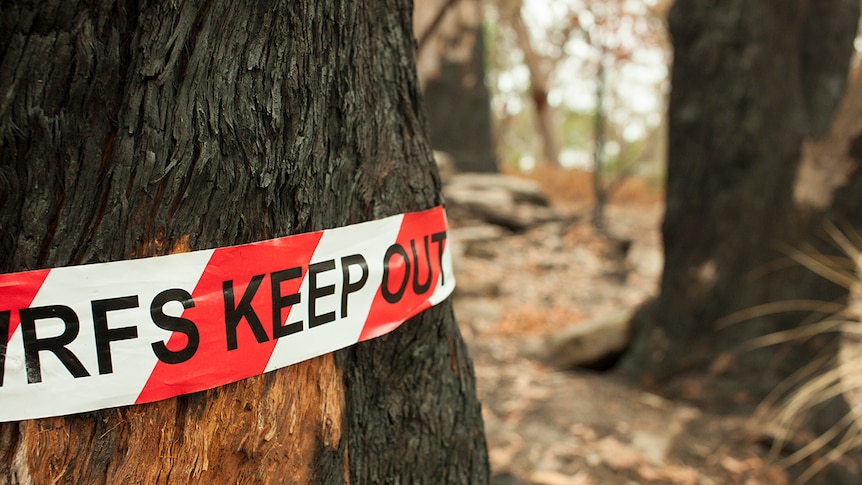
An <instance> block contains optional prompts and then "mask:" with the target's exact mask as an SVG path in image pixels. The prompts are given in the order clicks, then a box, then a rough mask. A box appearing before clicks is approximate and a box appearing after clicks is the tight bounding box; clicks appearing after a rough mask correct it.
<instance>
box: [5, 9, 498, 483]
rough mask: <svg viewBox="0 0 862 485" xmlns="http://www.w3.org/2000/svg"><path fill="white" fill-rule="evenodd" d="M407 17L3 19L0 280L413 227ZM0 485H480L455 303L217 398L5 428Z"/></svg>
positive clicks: (429, 173)
mask: <svg viewBox="0 0 862 485" xmlns="http://www.w3.org/2000/svg"><path fill="white" fill-rule="evenodd" d="M410 26H411V11H410V8H409V4H406V3H404V2H398V1H394V0H393V1H386V2H368V3H341V2H335V1H333V0H327V1H322V2H305V1H300V2H296V1H286V0H285V1H278V2H275V3H272V4H269V3H268V4H266V5H265V6H264V4H260V3H257V2H250V1H221V0H200V1H188V2H146V1H144V2H134V1H132V2H127V1H118V2H111V1H100V2H77V1H59V0H47V1H44V2H37V3H32V4H26V5H25V4H23V3H20V4H19V3H14V4H13V3H11V2H4V3H3V4H2V6H0V46H2V49H0V52H2V57H0V93H2V98H0V202H2V210H0V271H3V272H11V271H20V270H27V269H36V268H46V267H57V266H65V265H70V264H80V263H92V262H102V261H114V260H122V259H130V258H139V257H145V256H152V255H159V254H167V253H173V252H182V251H188V250H193V249H194V250H196V249H205V248H213V247H219V246H225V245H231V244H240V243H245V242H251V241H256V240H261V239H267V238H272V237H278V236H283V235H288V234H294V233H300V232H306V231H313V230H320V229H325V228H331V227H336V226H343V225H347V224H350V223H355V222H360V221H365V220H369V219H374V218H379V217H383V216H387V215H391V214H396V213H401V212H407V211H411V210H420V209H426V208H429V207H432V206H434V205H437V204H439V203H440V195H439V188H440V182H439V179H438V176H437V174H436V169H435V167H434V162H433V160H432V157H431V149H430V145H429V143H428V140H427V136H426V133H425V131H426V130H425V120H424V118H423V116H422V115H421V114H420V110H419V107H418V104H419V94H418V86H417V81H416V77H415V67H414V51H415V41H414V39H413V36H412V33H411V27H410ZM0 459H2V460H3V462H4V464H5V466H4V467H3V468H2V470H0V483H19V482H21V483H47V482H49V481H51V480H55V479H57V480H62V481H65V482H70V483H168V482H180V481H182V482H186V481H190V480H191V481H200V482H209V483H285V482H291V483H326V484H330V483H383V482H386V483H389V482H400V483H423V482H425V483H483V482H486V481H487V480H488V465H487V456H486V451H485V444H484V437H483V431H482V422H481V416H480V410H479V404H478V402H477V400H476V396H475V387H474V380H473V375H472V366H471V363H470V360H469V357H468V356H467V353H466V349H465V346H464V344H463V341H462V340H461V337H460V334H459V332H458V329H457V326H456V323H455V321H454V317H453V315H452V310H451V304H450V303H448V302H444V303H443V304H441V305H438V306H436V307H434V308H432V309H430V310H428V311H426V312H424V313H422V314H420V315H419V316H418V317H416V318H414V319H413V320H412V321H409V322H407V323H405V324H404V325H403V326H402V327H401V328H400V329H398V330H397V331H395V332H394V333H393V334H390V335H388V336H384V337H381V338H379V339H377V340H374V341H370V342H366V343H363V344H360V345H358V346H355V347H353V348H350V349H346V350H343V351H339V352H336V353H335V354H329V355H325V356H322V357H318V358H315V359H312V360H310V361H307V362H303V363H301V364H297V365H294V366H291V367H288V368H285V369H282V370H279V371H275V372H272V373H269V374H266V375H263V376H258V377H255V378H250V379H247V380H244V381H241V382H238V383H235V384H230V385H227V386H222V387H219V388H216V389H213V390H210V391H205V392H201V393H197V394H193V395H188V396H182V397H179V398H174V399H169V400H165V401H160V402H156V403H152V404H146V405H140V406H133V407H128V408H118V409H111V410H105V411H99V412H93V413H85V414H80V415H74V416H68V417H58V418H48V419H41V420H29V421H22V422H17V423H5V424H2V425H0Z"/></svg>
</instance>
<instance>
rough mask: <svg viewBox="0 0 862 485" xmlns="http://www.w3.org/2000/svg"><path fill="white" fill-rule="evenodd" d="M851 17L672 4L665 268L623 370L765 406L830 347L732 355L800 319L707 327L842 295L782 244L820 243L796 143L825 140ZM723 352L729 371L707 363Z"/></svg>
mask: <svg viewBox="0 0 862 485" xmlns="http://www.w3.org/2000/svg"><path fill="white" fill-rule="evenodd" d="M858 18H859V2H858V1H857V0H829V1H818V2H785V1H777V0H775V1H773V0H770V1H758V2H750V1H745V0H735V1H731V2H726V3H723V4H721V5H715V4H714V2H708V1H701V0H679V1H677V2H676V3H675V5H674V6H673V8H672V10H671V14H670V18H669V23H670V30H671V34H672V38H673V45H674V65H673V70H672V91H671V95H670V108H669V160H668V181H667V212H666V215H665V220H664V225H663V227H662V230H663V237H664V247H665V266H664V274H663V276H662V281H661V293H660V295H659V296H658V298H657V299H656V300H655V301H653V302H652V303H651V304H650V305H649V306H648V307H647V308H646V309H645V310H644V311H642V312H641V313H640V314H639V315H638V316H637V317H636V318H635V323H636V328H637V329H638V330H637V331H638V333H637V336H636V342H635V346H634V349H633V351H632V352H631V353H630V355H629V356H628V357H627V360H626V367H627V368H628V369H630V370H636V371H638V372H640V371H642V370H647V371H648V372H650V373H652V374H654V375H655V376H657V377H658V378H659V379H660V380H662V381H664V382H666V383H667V382H671V381H676V382H678V379H679V378H685V377H686V376H693V375H697V376H703V375H704V374H708V373H709V371H710V370H711V372H712V374H713V375H715V374H720V378H719V379H718V381H717V382H718V383H722V382H723V383H727V384H728V387H727V388H723V387H720V386H719V387H717V388H716V389H717V390H719V392H717V393H716V396H718V397H719V398H722V396H723V398H725V400H726V401H728V402H730V401H732V400H733V397H732V396H734V395H735V394H736V393H737V392H738V391H739V390H740V387H742V388H744V389H745V390H746V392H748V393H750V394H751V395H753V396H755V397H763V396H764V395H765V394H766V393H768V392H769V391H770V390H772V389H773V388H774V387H775V385H776V384H778V383H779V382H781V381H783V380H785V379H786V378H787V377H788V376H789V375H790V374H791V373H793V372H794V371H795V370H798V369H799V368H800V367H801V366H803V365H805V364H806V363H808V362H810V360H811V359H812V358H814V356H815V355H818V354H819V353H820V352H824V351H825V352H827V354H828V353H829V352H834V350H835V345H836V339H835V338H831V337H829V336H822V338H819V339H814V340H813V341H810V342H801V341H799V342H794V343H791V344H789V345H786V346H774V347H767V348H761V349H758V350H753V351H744V352H743V351H740V348H741V346H743V345H745V344H746V343H750V342H751V341H752V340H753V339H755V338H757V337H759V336H762V335H766V334H769V333H772V332H777V331H781V330H785V329H793V328H799V327H800V326H801V325H804V323H805V322H806V320H805V319H806V318H809V317H811V314H808V313H804V312H782V313H778V314H774V315H767V316H763V317H760V318H754V319H750V320H746V321H744V322H741V323H737V324H733V325H728V326H721V325H718V324H717V322H718V321H719V320H720V319H722V318H723V317H726V316H727V315H729V314H731V313H733V312H736V311H739V310H743V309H747V308H752V307H755V306H757V305H761V304H764V303H768V302H779V301H792V300H797V301H798V300H822V301H828V302H832V301H840V300H841V299H842V298H844V297H846V294H847V290H846V288H841V287H839V286H837V285H835V284H832V283H829V282H827V281H825V280H824V279H823V278H822V277H820V276H817V275H814V274H813V273H812V272H810V271H808V270H806V269H805V268H803V267H802V266H801V265H800V264H796V263H794V262H792V261H790V258H789V256H788V253H787V249H788V248H800V247H803V246H804V245H805V244H812V245H813V244H814V243H815V241H816V240H817V239H818V238H821V235H822V234H820V229H821V227H822V221H823V217H824V215H825V210H811V209H810V208H804V209H803V208H802V207H801V206H800V205H799V204H798V202H796V201H794V197H793V188H794V183H795V179H796V177H797V172H798V167H799V164H800V159H801V154H802V152H801V150H802V146H803V144H804V143H805V142H806V140H810V139H812V138H813V137H815V136H818V135H820V134H822V133H823V132H825V131H826V129H827V128H828V126H829V121H830V119H831V118H832V114H833V112H834V109H835V106H836V104H837V103H838V101H839V98H840V96H841V93H842V91H843V88H844V85H845V79H846V76H847V71H848V67H849V61H850V58H851V52H852V50H853V40H854V38H855V35H856V26H857V20H858ZM832 189H833V188H830V187H821V190H832ZM856 194H857V195H856V197H855V198H856V200H858V191H857V192H856ZM855 217H856V219H858V215H857V216H855ZM844 220H846V219H844ZM857 227H858V226H857ZM821 239H822V238H821ZM816 247H817V248H818V250H819V251H828V252H835V250H834V249H830V248H829V247H827V246H826V245H823V244H817V245H816ZM808 321H810V320H808ZM720 356H721V357H722V358H723V360H724V362H727V360H726V357H728V356H732V359H733V360H732V361H733V365H730V366H729V367H728V366H725V365H717V364H719V363H720V361H716V359H717V358H718V357H720ZM713 364H716V365H713ZM721 390H724V392H722V391H721Z"/></svg>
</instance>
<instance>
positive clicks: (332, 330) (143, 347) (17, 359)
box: [0, 207, 455, 422]
mask: <svg viewBox="0 0 862 485" xmlns="http://www.w3.org/2000/svg"><path fill="white" fill-rule="evenodd" d="M448 249H449V247H448V244H447V240H446V216H445V213H444V211H443V208H442V207H436V208H434V209H431V210H427V211H424V212H414V213H409V214H402V215H398V216H393V217H388V218H386V219H381V220H377V221H371V222H365V223H362V224H355V225H352V226H346V227H339V228H336V229H330V230H326V231H320V232H314V233H307V234H299V235H295V236H288V237H283V238H279V239H272V240H269V241H262V242H257V243H252V244H244V245H240V246H232V247H226V248H218V249H211V250H206V251H194V252H190V253H182V254H173V255H169V256H160V257H154V258H145V259H135V260H127V261H116V262H111V263H101V264H91V265H82V266H69V267H63V268H56V269H46V270H37V271H28V272H23V273H11V274H2V275H0V335H5V336H6V340H5V341H4V340H0V422H4V421H16V420H22V419H31V418H41V417H47V416H58V415H64V414H71V413H78V412H85V411H93V410H97V409H104V408H109V407H115V406H123V405H128V404H140V403H146V402H152V401H156V400H159V399H165V398H169V397H174V396H178V395H181V394H187V393H191V392H196V391H201V390H205V389H210V388H213V387H216V386H220V385H223V384H227V383H230V382H235V381H238V380H240V379H244V378H246V377H250V376H255V375H258V374H262V373H264V372H269V371H271V370H275V369H279V368H281V367H285V366H288V365H291V364H294V363H297V362H301V361H303V360H306V359H310V358H312V357H315V356H318V355H322V354H325V353H328V352H332V351H335V350H338V349H341V348H344V347H347V346H350V345H353V344H355V343H357V342H361V341H363V340H368V339H371V338H374V337H377V336H380V335H383V334H385V333H387V332H389V331H391V330H393V329H395V328H397V327H398V326H399V325H401V323H403V322H404V321H405V320H407V319H408V318H410V317H412V316H414V315H416V314H418V313H419V312H421V311H423V310H425V309H426V308H428V307H430V306H432V305H436V304H437V303H439V302H441V301H443V300H444V299H445V298H446V297H447V296H449V295H450V294H451V293H452V290H453V289H454V287H455V279H454V276H453V274H452V261H451V256H450V252H449V250H448Z"/></svg>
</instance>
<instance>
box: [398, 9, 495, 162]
mask: <svg viewBox="0 0 862 485" xmlns="http://www.w3.org/2000/svg"><path fill="white" fill-rule="evenodd" d="M414 25H415V28H416V35H417V37H418V41H419V52H418V54H417V66H418V72H419V81H420V84H421V85H422V91H423V97H424V100H425V102H424V107H425V111H426V112H427V113H428V130H429V132H430V135H431V144H432V146H433V147H434V149H435V150H440V151H444V152H446V153H448V154H450V155H451V156H452V158H454V159H455V168H457V169H458V170H460V171H463V172H496V171H497V158H496V156H495V155H494V150H493V148H492V144H491V138H492V137H491V101H490V95H489V94H488V88H487V87H486V86H485V35H484V31H483V29H482V5H481V2H479V0H420V1H418V2H416V16H415V19H414Z"/></svg>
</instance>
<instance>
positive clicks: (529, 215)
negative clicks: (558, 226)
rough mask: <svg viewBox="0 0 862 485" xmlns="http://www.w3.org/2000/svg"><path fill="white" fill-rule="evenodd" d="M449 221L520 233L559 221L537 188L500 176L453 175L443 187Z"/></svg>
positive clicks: (509, 177) (523, 181)
mask: <svg viewBox="0 0 862 485" xmlns="http://www.w3.org/2000/svg"><path fill="white" fill-rule="evenodd" d="M443 196H444V198H445V200H446V210H447V212H448V213H449V214H450V217H451V218H453V219H459V220H468V221H469V220H479V221H484V222H487V223H491V224H495V225H498V226H502V227H505V228H508V229H512V230H515V231H524V230H526V229H529V228H531V227H535V226H537V225H540V224H543V223H545V222H549V221H553V220H557V219H559V216H558V215H557V214H556V213H555V212H554V210H553V209H551V207H550V206H549V203H548V199H547V197H545V195H544V194H543V193H542V191H541V189H540V188H539V185H538V184H537V183H535V182H533V181H531V180H525V179H521V178H517V177H512V176H509V175H503V174H475V173H465V174H456V175H454V176H453V177H452V178H451V179H450V180H449V182H448V183H447V184H446V185H445V186H444V187H443Z"/></svg>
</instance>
